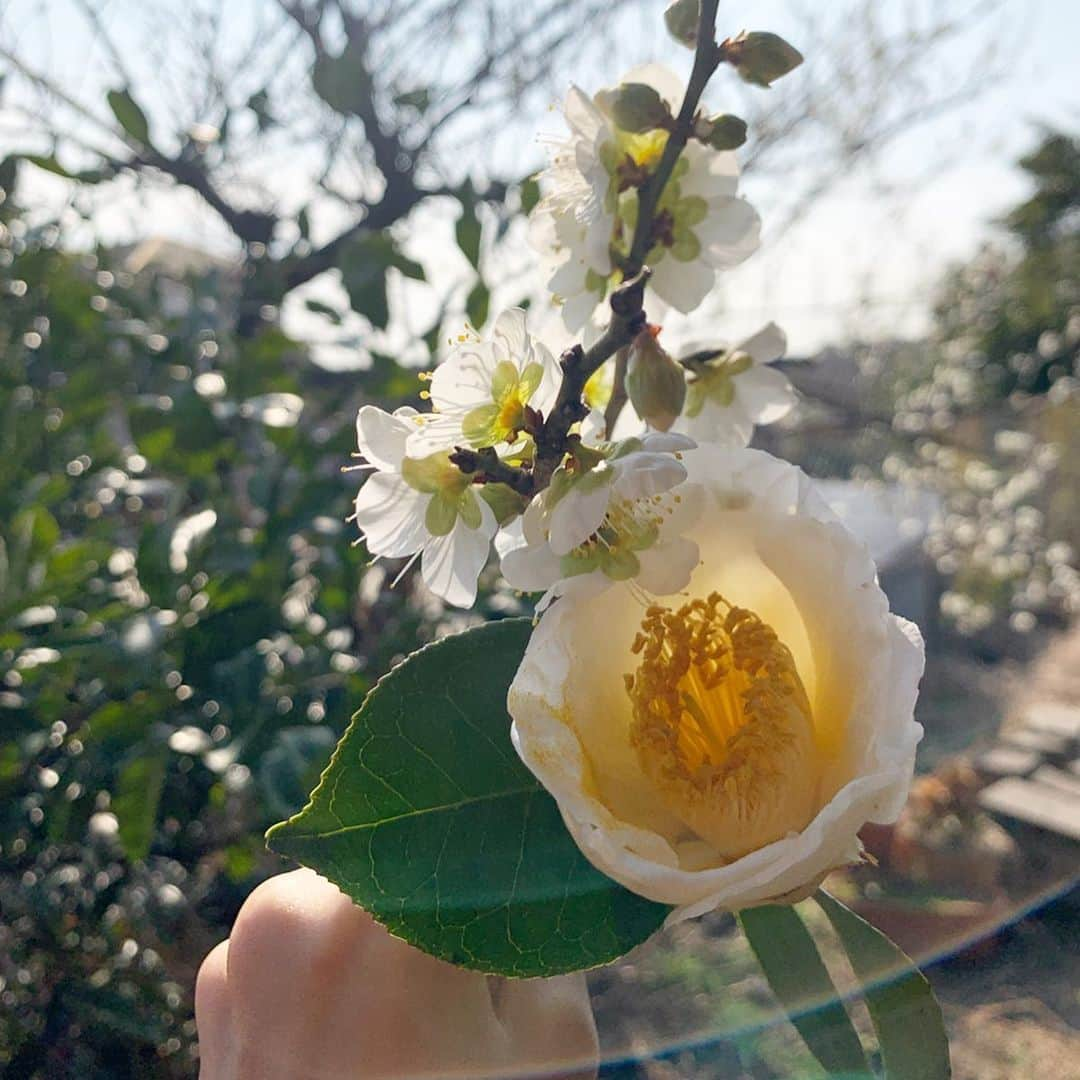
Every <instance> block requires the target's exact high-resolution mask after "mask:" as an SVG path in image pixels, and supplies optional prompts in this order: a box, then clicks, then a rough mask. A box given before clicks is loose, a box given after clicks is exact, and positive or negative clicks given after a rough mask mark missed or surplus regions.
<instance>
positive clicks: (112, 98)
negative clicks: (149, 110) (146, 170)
mask: <svg viewBox="0 0 1080 1080" xmlns="http://www.w3.org/2000/svg"><path fill="white" fill-rule="evenodd" d="M106 99H107V100H108V102H109V108H110V109H112V112H113V116H115V117H116V122H117V123H118V124H119V125H120V126H121V127H122V128H123V129H124V130H125V131H126V132H127V133H128V134H129V135H130V136H131V137H132V138H133V139H138V141H139V142H141V143H142V144H143V146H149V145H150V125H149V123H147V120H146V113H144V112H143V111H142V109H140V108H139V106H138V104H137V103H136V101H135V99H134V98H133V97H132V96H131V95H130V94H129V93H128V92H127V91H126V90H110V91H109V92H108V94H106Z"/></svg>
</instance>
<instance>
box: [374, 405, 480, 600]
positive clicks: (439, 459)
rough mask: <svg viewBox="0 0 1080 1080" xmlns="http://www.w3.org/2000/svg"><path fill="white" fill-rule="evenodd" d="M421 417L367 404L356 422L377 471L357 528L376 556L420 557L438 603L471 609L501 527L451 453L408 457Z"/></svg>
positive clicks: (404, 410)
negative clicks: (477, 586)
mask: <svg viewBox="0 0 1080 1080" xmlns="http://www.w3.org/2000/svg"><path fill="white" fill-rule="evenodd" d="M418 417H419V414H417V412H416V411H415V410H414V409H409V408H403V409H398V410H397V411H396V412H395V413H393V414H390V413H387V412H384V411H383V410H382V409H378V408H376V407H375V406H374V405H365V406H364V407H363V408H362V409H361V410H360V412H359V414H358V416H357V418H356V435H357V441H358V442H359V445H360V453H361V454H362V455H363V456H364V457H365V458H366V459H367V461H368V463H369V464H370V465H371V466H372V467H373V468H374V470H375V471H374V472H372V473H371V475H369V476H368V478H367V479H366V480H365V481H364V483H363V484H362V485H361V487H360V492H359V494H358V495H357V496H356V523H357V525H359V527H360V529H361V530H362V532H363V534H364V543H365V544H366V545H367V549H368V551H370V552H371V553H372V554H373V555H382V556H386V557H387V558H392V559H397V558H404V557H406V556H410V555H412V556H415V555H417V554H419V555H420V574H421V576H422V577H423V579H424V583H425V584H426V585H427V587H428V588H429V589H431V591H432V592H433V593H435V594H436V595H437V596H441V597H442V598H443V599H444V600H446V601H447V602H448V603H450V604H454V605H455V606H457V607H465V608H467V607H471V606H472V605H473V602H474V601H475V600H476V581H477V578H478V577H479V576H480V571H481V570H483V568H484V564H485V563H486V562H487V558H488V553H489V551H490V548H491V539H492V537H493V536H494V535H495V531H496V529H497V527H498V526H497V523H496V520H495V514H494V513H493V512H492V509H491V507H490V506H489V505H488V504H487V502H486V501H485V500H484V499H483V498H482V497H480V496H479V495H478V494H477V489H476V487H475V485H474V484H473V483H472V482H471V481H470V479H469V477H467V476H465V474H464V473H462V472H461V470H460V469H458V468H457V466H456V465H454V464H453V463H452V462H451V461H450V458H449V453H448V452H447V451H445V450H440V451H436V452H435V453H434V454H429V455H427V456H425V457H421V458H416V457H410V456H407V455H406V446H407V443H408V440H409V438H410V436H412V435H413V434H414V433H415V431H416V424H417V420H418Z"/></svg>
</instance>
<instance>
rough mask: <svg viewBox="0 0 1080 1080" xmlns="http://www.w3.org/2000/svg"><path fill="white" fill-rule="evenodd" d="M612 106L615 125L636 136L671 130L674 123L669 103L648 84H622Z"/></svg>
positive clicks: (615, 93) (611, 103) (612, 100)
mask: <svg viewBox="0 0 1080 1080" xmlns="http://www.w3.org/2000/svg"><path fill="white" fill-rule="evenodd" d="M610 105H611V116H612V119H613V120H614V121H615V123H616V124H617V125H618V126H619V127H620V128H622V130H623V131H628V132H631V133H633V134H635V135H639V134H642V133H644V132H646V131H655V130H656V129H657V128H670V127H671V124H672V123H673V120H672V116H671V110H670V109H669V108H668V105H667V102H665V101H664V99H663V98H662V97H661V96H660V94H659V93H658V92H657V91H656V90H655V89H654V88H653V87H651V86H649V85H648V84H646V83H639V82H629V83H622V84H621V85H620V86H619V87H618V89H617V90H615V92H614V93H613V94H612V95H611V102H610Z"/></svg>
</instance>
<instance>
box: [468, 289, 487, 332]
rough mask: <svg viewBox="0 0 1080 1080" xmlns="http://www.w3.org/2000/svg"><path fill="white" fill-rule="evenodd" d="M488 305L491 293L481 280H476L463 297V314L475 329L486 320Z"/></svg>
mask: <svg viewBox="0 0 1080 1080" xmlns="http://www.w3.org/2000/svg"><path fill="white" fill-rule="evenodd" d="M490 305H491V293H490V292H489V291H488V287H487V286H486V285H485V284H484V283H483V282H482V281H478V282H477V283H476V284H475V285H474V286H473V287H472V288H471V289H470V290H469V295H468V296H467V297H466V298H465V314H466V315H467V316H468V319H469V322H470V323H472V325H473V326H474V327H475V328H476V329H477V330H479V329H480V328H481V327H482V326H483V325H484V323H486V322H487V317H488V308H489V307H490Z"/></svg>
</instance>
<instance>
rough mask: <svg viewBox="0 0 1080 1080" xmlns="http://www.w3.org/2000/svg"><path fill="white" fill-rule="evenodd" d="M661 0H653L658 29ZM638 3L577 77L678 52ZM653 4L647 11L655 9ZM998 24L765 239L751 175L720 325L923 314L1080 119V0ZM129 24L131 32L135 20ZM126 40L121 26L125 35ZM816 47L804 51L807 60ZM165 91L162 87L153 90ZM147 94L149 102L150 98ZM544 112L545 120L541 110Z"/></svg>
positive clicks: (60, 41)
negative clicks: (959, 77) (899, 132)
mask: <svg viewBox="0 0 1080 1080" xmlns="http://www.w3.org/2000/svg"><path fill="white" fill-rule="evenodd" d="M126 2H127V0H112V3H111V5H109V7H108V12H109V14H110V16H117V18H116V19H115V20H114V25H117V26H120V27H124V21H123V19H122V18H120V17H119V16H121V15H122V13H123V9H124V6H125V3H126ZM972 2H974V0H972ZM270 3H271V0H243V2H240V3H234V4H233V5H232V7H231V8H230V16H229V17H230V18H231V19H235V20H238V24H237V25H240V26H242V25H243V24H244V23H246V22H248V21H249V20H252V19H254V18H255V17H256V14H255V13H257V12H258V10H259V7H260V5H263V6H265V5H268V4H270ZM662 6H663V4H662V3H659V2H658V3H657V5H656V7H657V13H656V16H655V18H656V20H657V28H659V11H660V9H661V8H662ZM910 6H911V3H910V0H886V2H883V3H881V4H879V5H878V11H879V14H880V17H881V18H882V19H883V20H885V21H886V22H888V20H890V19H893V18H897V19H898V18H900V17H901V14H902V12H903V11H905V10H907V9H908V8H909V7H910ZM915 6H916V7H918V6H920V5H918V4H916V5H915ZM922 6H924V7H925V4H924V5H922ZM5 7H6V15H3V16H2V17H0V26H2V27H3V37H4V40H5V42H10V41H11V39H12V32H13V31H15V32H17V37H18V40H19V44H20V55H21V56H22V57H23V58H24V59H25V60H26V61H27V62H28V63H31V64H33V65H34V66H36V67H50V68H51V69H52V70H53V71H61V72H63V75H64V79H65V85H67V86H69V87H70V88H72V89H74V90H75V91H76V92H80V93H81V92H85V91H87V90H88V89H92V88H93V87H94V86H95V85H96V84H97V83H99V82H101V80H102V79H106V80H107V78H108V75H107V71H106V69H105V67H104V66H103V62H102V61H103V58H102V56H101V55H100V53H95V52H94V51H93V50H91V49H88V44H87V40H86V36H85V33H83V32H80V30H79V27H80V25H81V24H80V22H79V20H77V19H68V18H64V17H63V15H62V14H60V15H57V14H56V13H57V12H62V4H61V5H60V6H58V5H57V4H55V3H54V4H53V5H52V11H53V14H52V15H51V16H50V17H48V18H43V17H41V16H40V12H41V11H42V10H43V8H42V5H41V4H40V3H37V2H35V0H9V3H8V4H7V5H5ZM791 9H792V3H791V0H763V2H757V3H753V4H749V3H745V4H744V3H737V2H733V0H732V2H728V3H724V4H722V5H721V20H722V23H723V25H725V26H730V27H731V28H732V29H739V28H742V26H744V25H746V24H747V23H748V22H751V21H752V24H753V26H755V27H762V28H769V29H774V30H777V31H779V32H781V33H787V34H788V35H789V36H790V37H791V38H792V39H793V40H796V41H798V32H799V26H798V22H797V21H796V20H795V19H794V18H793V17H792V15H791ZM27 15H32V16H34V17H33V18H27V17H26V16H27ZM642 18H643V16H641V15H635V16H634V20H636V21H633V22H630V23H628V24H627V25H626V30H625V33H622V34H619V35H618V37H619V38H620V39H621V40H622V41H623V42H625V47H623V48H619V49H615V48H613V49H609V50H606V51H605V54H604V56H605V57H606V58H602V59H601V60H600V62H599V64H598V66H597V67H596V69H590V71H589V72H588V77H587V78H585V77H579V81H581V82H582V83H583V84H585V85H586V86H589V85H590V83H591V82H592V81H595V82H596V83H597V84H598V85H600V84H602V83H603V82H604V81H605V80H610V79H612V78H614V77H616V76H617V75H618V74H619V73H620V71H621V70H622V69H625V67H626V66H629V64H631V63H633V62H635V61H636V60H638V59H641V58H642V57H644V56H648V55H651V54H653V53H655V52H659V53H660V57H659V58H661V59H664V60H667V61H669V62H675V63H678V62H680V61H682V62H683V64H684V66H685V62H686V61H687V60H688V54H681V53H680V51H679V50H678V49H677V48H676V47H674V46H671V45H670V44H669V43H667V42H666V41H664V40H663V39H662V38H658V37H656V36H653V35H652V34H649V33H640V32H638V30H637V28H639V27H641V26H642V25H645V26H647V25H648V23H645V24H643V23H642ZM648 18H650V19H651V18H653V16H652V15H651V13H650V14H648ZM999 25H1000V27H1001V30H1002V34H1001V36H1002V40H1001V42H1000V47H1001V49H1002V50H1003V54H1004V55H1005V56H1006V57H1008V60H1007V62H1006V63H1005V64H1004V65H1003V66H1004V71H1003V77H1002V78H1001V79H1000V80H999V81H998V82H997V83H996V84H995V85H994V86H993V87H992V88H991V89H990V90H989V91H988V92H987V93H985V94H984V95H983V96H981V97H980V98H979V100H978V101H977V102H976V103H974V104H972V105H969V106H965V107H963V108H961V109H959V110H958V111H956V112H954V113H950V114H949V115H947V116H945V117H943V118H941V119H939V120H935V121H932V122H930V123H928V124H926V125H924V126H922V127H921V128H920V129H919V130H918V132H917V133H916V134H915V135H913V136H911V137H902V138H900V139H899V140H897V141H896V142H895V143H894V144H892V146H891V147H890V149H889V150H888V151H887V152H886V153H885V154H884V155H882V156H881V158H880V159H879V160H878V161H877V162H876V164H875V167H874V168H873V169H872V170H871V169H862V168H860V169H856V170H855V171H854V172H853V173H852V174H851V175H850V176H848V177H846V178H845V179H844V180H843V181H842V182H841V183H839V184H838V185H837V186H835V187H834V188H833V189H832V190H831V192H830V194H829V195H828V197H826V198H824V199H822V200H821V201H819V202H818V203H816V204H815V206H814V209H813V211H812V213H811V214H810V215H809V216H808V217H807V218H806V219H805V220H804V221H803V222H802V223H801V224H800V225H798V226H797V227H796V228H794V229H793V230H791V231H789V232H787V233H785V234H784V236H783V237H782V238H780V239H778V240H777V241H776V242H769V227H770V216H769V208H770V207H771V206H773V205H774V204H775V202H776V199H777V196H778V194H779V190H778V188H777V186H776V184H775V182H774V181H769V180H765V179H762V178H755V177H753V176H752V175H751V176H749V177H748V178H747V182H746V190H747V192H748V194H749V196H750V198H751V199H752V201H755V202H756V203H758V204H759V205H760V206H761V207H762V208H763V210H764V211H765V235H766V244H765V245H764V247H763V250H762V251H761V252H759V253H758V254H757V255H756V256H754V258H753V259H752V260H750V262H749V263H748V264H746V265H745V266H744V267H742V268H740V269H739V270H737V271H735V272H733V273H732V274H730V275H728V277H727V278H726V280H725V282H724V285H723V288H722V290H721V292H720V293H719V294H718V296H717V298H716V302H715V305H714V307H715V310H716V312H717V317H722V318H723V321H724V323H725V328H726V332H727V333H728V334H729V335H730V336H737V335H739V334H741V333H742V332H743V331H751V330H753V329H755V328H756V326H757V325H759V324H760V323H761V322H763V321H765V320H767V319H776V320H777V321H779V322H780V323H781V325H783V326H785V328H786V329H787V330H788V333H789V337H790V339H791V347H792V352H794V353H797V354H805V353H808V352H811V351H813V350H814V349H816V348H818V347H820V346H822V345H824V344H828V343H842V342H844V341H845V340H850V339H851V338H856V337H873V336H877V335H884V336H892V335H906V334H915V333H919V332H921V331H922V330H923V329H924V328H925V325H926V314H927V310H928V299H929V297H930V296H931V294H932V290H933V286H934V282H935V281H936V279H937V278H938V277H939V276H940V274H941V272H942V270H943V269H944V267H945V266H947V265H948V263H949V262H950V261H952V260H955V259H958V258H962V257H964V256H966V255H967V254H969V253H970V252H972V251H973V250H974V249H975V248H976V247H977V245H978V244H979V243H980V242H981V241H982V240H983V239H984V238H985V237H987V236H988V235H992V234H993V230H992V227H991V224H990V223H991V222H992V221H993V219H994V218H995V217H996V216H998V215H999V214H1000V213H1001V211H1002V210H1003V209H1004V208H1006V207H1008V206H1009V205H1010V204H1011V203H1013V202H1015V201H1016V200H1017V199H1018V198H1021V197H1023V195H1024V193H1025V188H1024V185H1023V181H1022V178H1021V176H1020V175H1019V174H1018V172H1017V171H1016V170H1015V168H1014V167H1013V162H1014V161H1015V159H1016V157H1017V156H1018V155H1019V154H1020V153H1022V152H1023V151H1024V150H1025V149H1026V148H1028V147H1030V146H1031V145H1032V144H1033V143H1034V141H1035V138H1036V128H1037V125H1038V124H1039V123H1040V122H1043V123H1051V124H1059V125H1063V126H1066V127H1072V128H1074V129H1075V128H1077V127H1080V79H1078V77H1077V74H1076V72H1077V60H1076V42H1077V41H1078V40H1080V2H1074V0H1005V4H1004V10H1003V15H1002V18H1001V19H1000V20H999ZM122 32H123V31H122ZM130 32H131V33H134V32H135V27H134V25H133V26H132V27H131V29H130ZM136 42H137V39H136V38H132V48H134V47H135V45H136ZM976 44H977V43H976V42H975V41H974V40H972V41H971V42H968V41H965V40H961V41H959V42H957V43H955V44H954V45H952V46H951V47H950V52H949V53H947V54H945V55H943V57H942V63H943V64H944V65H945V66H946V67H948V66H949V65H950V64H953V63H955V65H956V66H957V68H958V69H960V68H964V67H966V66H968V65H970V61H971V55H970V53H971V50H972V49H974V48H975V47H976ZM133 56H134V58H135V62H136V64H137V63H139V60H140V58H139V57H138V56H137V55H135V54H134V53H133ZM813 62H814V58H813V56H812V55H810V56H808V64H813ZM606 68H610V70H605V69H606ZM166 92H167V91H166V89H165V87H164V86H162V88H161V93H162V95H164V94H165V93H166ZM780 92H781V90H780V89H775V90H773V91H771V93H774V94H775V93H780ZM149 104H150V106H151V108H153V106H154V102H152V101H151V102H150V103H149ZM543 126H545V127H548V128H549V129H550V128H551V127H552V124H551V123H550V119H545V120H544V121H543ZM0 137H3V136H2V130H0ZM522 143H525V144H527V145H528V147H529V152H530V153H535V152H536V148H535V142H534V132H533V131H532V128H531V125H530V126H529V127H528V129H526V128H525V127H524V126H523V127H522V130H520V131H517V130H512V131H510V132H508V133H507V134H506V135H505V136H504V138H503V139H502V145H503V147H504V148H505V147H507V146H509V147H510V148H511V149H510V150H509V151H507V150H506V149H503V150H501V151H500V153H503V154H504V153H508V152H509V153H514V152H515V150H516V149H517V148H519V147H520V146H521V144H522ZM35 182H36V183H37V184H38V190H39V191H40V192H41V194H42V196H43V197H45V198H55V197H56V195H57V193H58V189H57V188H56V187H55V186H52V185H50V183H49V182H48V181H47V180H45V179H42V178H38V179H37V180H36V181H35ZM885 189H888V190H885ZM163 200H164V201H163ZM96 224H97V226H98V227H99V228H100V229H101V230H102V231H103V232H104V233H105V234H106V235H107V236H109V237H110V238H114V239H122V238H126V236H130V235H133V234H137V233H140V232H141V233H164V234H166V235H170V236H174V237H177V238H184V239H186V240H188V241H189V242H192V241H193V242H196V243H201V244H204V245H206V246H208V247H211V248H215V249H224V248H225V246H226V245H227V241H228V238H227V236H226V234H225V233H224V232H223V231H222V229H221V227H220V225H219V223H217V222H216V221H214V220H213V219H212V217H208V216H207V215H206V214H203V213H200V212H199V211H198V208H197V207H196V206H195V204H194V203H193V202H192V200H190V199H187V198H183V197H177V196H175V195H168V196H162V197H155V198H151V199H149V200H137V199H134V198H131V197H126V198H117V199H115V200H113V201H112V202H111V204H110V205H108V206H106V207H103V208H102V209H101V211H100V212H99V214H98V218H97V221H96Z"/></svg>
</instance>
